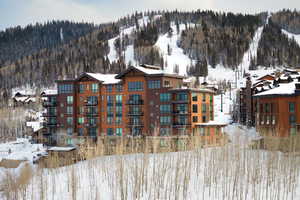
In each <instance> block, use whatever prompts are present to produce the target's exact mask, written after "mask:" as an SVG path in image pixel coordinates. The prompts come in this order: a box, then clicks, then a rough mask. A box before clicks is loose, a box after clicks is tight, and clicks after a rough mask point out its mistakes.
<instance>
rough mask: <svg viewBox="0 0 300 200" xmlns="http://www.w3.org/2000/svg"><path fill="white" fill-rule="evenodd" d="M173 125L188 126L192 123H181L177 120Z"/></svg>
mask: <svg viewBox="0 0 300 200" xmlns="http://www.w3.org/2000/svg"><path fill="white" fill-rule="evenodd" d="M173 126H174V127H186V126H191V124H190V123H184V122H183V123H180V122H175V123H173Z"/></svg>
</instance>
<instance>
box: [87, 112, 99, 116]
mask: <svg viewBox="0 0 300 200" xmlns="http://www.w3.org/2000/svg"><path fill="white" fill-rule="evenodd" d="M85 115H86V116H97V115H99V113H98V112H86V113H85Z"/></svg>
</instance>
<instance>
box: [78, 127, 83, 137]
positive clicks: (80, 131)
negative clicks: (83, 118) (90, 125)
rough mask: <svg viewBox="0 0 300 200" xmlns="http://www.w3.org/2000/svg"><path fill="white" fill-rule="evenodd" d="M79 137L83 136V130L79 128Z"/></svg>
mask: <svg viewBox="0 0 300 200" xmlns="http://www.w3.org/2000/svg"><path fill="white" fill-rule="evenodd" d="M78 136H83V128H78Z"/></svg>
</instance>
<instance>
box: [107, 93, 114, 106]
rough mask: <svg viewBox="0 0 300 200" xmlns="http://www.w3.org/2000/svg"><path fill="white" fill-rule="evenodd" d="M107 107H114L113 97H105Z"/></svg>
mask: <svg viewBox="0 0 300 200" xmlns="http://www.w3.org/2000/svg"><path fill="white" fill-rule="evenodd" d="M107 106H114V96H113V95H107Z"/></svg>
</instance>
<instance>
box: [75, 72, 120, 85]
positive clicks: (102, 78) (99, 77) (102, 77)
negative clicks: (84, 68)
mask: <svg viewBox="0 0 300 200" xmlns="http://www.w3.org/2000/svg"><path fill="white" fill-rule="evenodd" d="M116 75H117V74H101V73H83V74H81V75H80V76H79V77H78V78H77V79H76V80H80V79H81V78H83V77H85V76H88V77H90V78H92V79H94V80H96V81H99V82H101V83H102V84H117V83H119V82H121V80H119V79H116V78H115V77H116Z"/></svg>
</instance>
